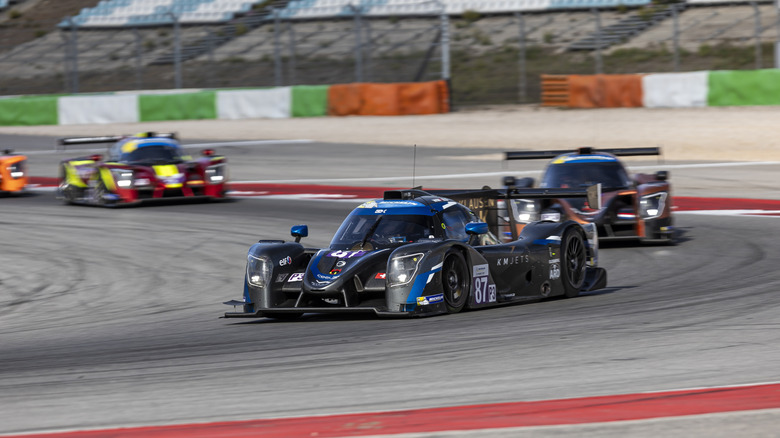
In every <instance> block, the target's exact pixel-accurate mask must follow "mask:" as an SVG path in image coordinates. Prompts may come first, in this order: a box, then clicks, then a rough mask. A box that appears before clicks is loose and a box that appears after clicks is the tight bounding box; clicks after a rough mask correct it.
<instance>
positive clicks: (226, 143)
mask: <svg viewBox="0 0 780 438" xmlns="http://www.w3.org/2000/svg"><path fill="white" fill-rule="evenodd" d="M306 143H314V140H307V139H298V140H241V141H220V142H214V143H193V144H182V145H181V147H182V148H183V149H202V148H215V147H222V146H264V145H269V144H306ZM106 144H107V145H108V146H107V147H102V148H91V149H51V150H45V151H28V152H20V151H17V152H18V153H19V154H20V155H47V154H61V153H68V154H70V153H95V152H96V153H101V152H106V151H107V150H108V148H109V147H110V145H111V143H106Z"/></svg>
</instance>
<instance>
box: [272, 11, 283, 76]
mask: <svg viewBox="0 0 780 438" xmlns="http://www.w3.org/2000/svg"><path fill="white" fill-rule="evenodd" d="M272 13H273V14H274V85H275V86H277V87H281V86H282V53H281V48H280V47H279V33H280V29H279V27H280V23H281V19H282V17H281V15H280V13H279V10H278V9H276V8H273V9H272Z"/></svg>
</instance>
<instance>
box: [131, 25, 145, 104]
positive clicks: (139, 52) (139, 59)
mask: <svg viewBox="0 0 780 438" xmlns="http://www.w3.org/2000/svg"><path fill="white" fill-rule="evenodd" d="M133 36H134V37H135V89H136V90H140V89H142V88H143V84H144V78H143V72H142V69H143V44H142V43H141V33H140V32H139V31H138V28H137V27H134V28H133Z"/></svg>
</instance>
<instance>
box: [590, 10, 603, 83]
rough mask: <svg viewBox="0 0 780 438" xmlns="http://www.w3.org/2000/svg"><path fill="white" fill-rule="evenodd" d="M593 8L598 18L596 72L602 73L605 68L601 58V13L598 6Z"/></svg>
mask: <svg viewBox="0 0 780 438" xmlns="http://www.w3.org/2000/svg"><path fill="white" fill-rule="evenodd" d="M592 10H593V15H594V16H595V19H596V74H597V75H600V74H601V73H602V72H603V70H604V67H603V61H602V59H601V14H600V13H599V10H598V8H593V9H592Z"/></svg>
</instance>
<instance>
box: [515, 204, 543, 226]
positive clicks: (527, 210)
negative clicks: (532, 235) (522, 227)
mask: <svg viewBox="0 0 780 438" xmlns="http://www.w3.org/2000/svg"><path fill="white" fill-rule="evenodd" d="M515 206H516V207H517V221H518V222H521V223H527V222H533V221H538V220H539V206H538V205H536V201H531V200H527V199H518V200H517V201H515Z"/></svg>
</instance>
